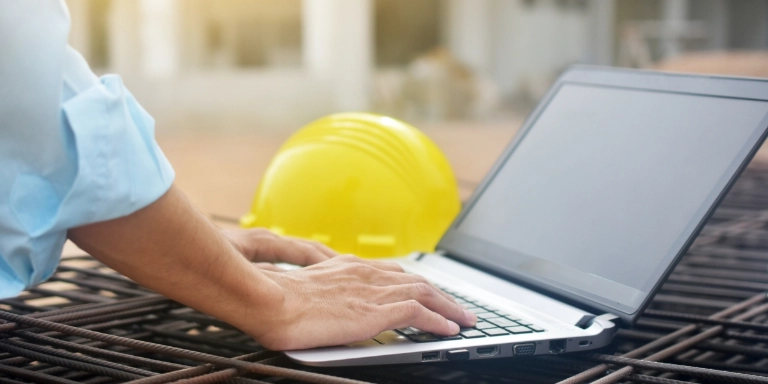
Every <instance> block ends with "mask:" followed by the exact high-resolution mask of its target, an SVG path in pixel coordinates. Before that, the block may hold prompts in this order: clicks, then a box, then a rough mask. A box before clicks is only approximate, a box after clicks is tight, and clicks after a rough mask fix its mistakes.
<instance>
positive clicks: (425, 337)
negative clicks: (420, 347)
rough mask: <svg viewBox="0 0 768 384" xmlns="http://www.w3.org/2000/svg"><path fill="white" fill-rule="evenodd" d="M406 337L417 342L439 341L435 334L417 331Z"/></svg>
mask: <svg viewBox="0 0 768 384" xmlns="http://www.w3.org/2000/svg"><path fill="white" fill-rule="evenodd" d="M408 339H410V340H411V341H415V342H417V343H426V342H429V341H439V340H440V339H438V338H437V336H435V335H433V334H431V333H419V334H418V335H408Z"/></svg>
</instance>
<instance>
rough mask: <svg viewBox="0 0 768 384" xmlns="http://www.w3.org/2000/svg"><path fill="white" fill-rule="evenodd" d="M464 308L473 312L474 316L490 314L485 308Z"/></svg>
mask: <svg viewBox="0 0 768 384" xmlns="http://www.w3.org/2000/svg"><path fill="white" fill-rule="evenodd" d="M464 308H466V309H468V310H469V311H470V312H472V313H474V314H478V313H485V312H488V310H486V309H485V308H481V307H475V306H474V305H473V306H471V307H470V306H464Z"/></svg>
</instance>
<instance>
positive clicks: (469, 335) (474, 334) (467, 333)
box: [461, 329, 530, 339]
mask: <svg viewBox="0 0 768 384" xmlns="http://www.w3.org/2000/svg"><path fill="white" fill-rule="evenodd" d="M529 332H530V331H529ZM461 336H462V337H465V338H467V339H475V338H478V337H485V333H483V332H482V331H478V330H477V329H472V330H469V331H464V332H461Z"/></svg>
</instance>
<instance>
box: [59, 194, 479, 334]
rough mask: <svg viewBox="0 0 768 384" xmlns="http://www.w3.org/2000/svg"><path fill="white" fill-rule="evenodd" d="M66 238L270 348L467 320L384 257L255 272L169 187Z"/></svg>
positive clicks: (442, 329)
mask: <svg viewBox="0 0 768 384" xmlns="http://www.w3.org/2000/svg"><path fill="white" fill-rule="evenodd" d="M68 236H69V237H70V239H72V241H74V242H75V243H76V244H77V245H78V246H80V247H81V248H82V249H84V250H85V251H87V252H89V253H91V254H92V255H93V256H94V257H96V258H97V259H99V260H100V261H102V262H104V263H105V264H107V265H108V266H110V267H111V268H113V269H115V270H116V271H118V272H120V273H122V274H124V275H126V276H128V277H130V278H131V279H133V280H135V281H136V282H138V283H139V284H142V285H144V286H146V287H148V288H150V289H152V290H155V291H156V292H158V293H161V294H163V295H166V296H168V297H170V298H172V299H174V300H177V301H179V302H181V303H183V304H185V305H188V306H190V307H192V308H195V309H197V310H200V311H202V312H205V313H208V314H211V315H213V316H216V317H218V318H220V319H222V320H224V321H226V322H228V323H230V324H232V325H233V326H235V327H237V328H239V329H241V330H242V331H244V332H246V333H248V334H249V335H251V336H252V337H254V338H255V339H256V340H258V341H259V342H261V343H262V344H263V345H264V346H266V347H267V348H271V349H301V348H310V347H316V346H323V345H334V344H343V343H348V342H352V341H358V340H364V339H367V338H370V337H373V336H375V335H376V334H378V333H379V332H381V331H384V330H387V329H393V328H399V327H405V326H415V327H417V328H420V329H423V330H425V331H429V332H434V333H437V334H443V335H447V334H455V333H457V332H458V330H459V327H458V325H457V323H459V324H461V325H467V326H468V325H471V324H473V323H474V322H475V321H476V318H475V317H474V315H473V314H471V313H470V312H468V311H465V310H464V309H463V308H461V307H460V306H459V305H458V304H456V303H455V302H453V301H452V300H451V299H449V298H448V297H447V296H446V295H445V294H443V293H442V292H440V291H438V290H437V289H436V288H434V287H432V286H431V285H430V284H429V283H426V282H425V281H424V279H423V278H421V277H419V276H414V275H408V274H405V273H402V270H401V269H400V267H399V266H397V265H396V264H393V263H385V262H380V261H371V260H363V259H358V258H355V257H350V256H341V257H334V258H331V259H329V260H327V261H324V262H321V263H319V264H315V265H313V266H311V267H307V268H304V269H302V270H297V271H292V272H271V271H265V270H262V269H259V268H257V267H256V266H254V265H253V264H251V263H250V262H249V261H248V260H247V259H246V258H244V257H242V256H241V254H240V253H239V252H238V250H237V249H236V248H235V247H234V246H233V245H232V243H230V241H229V240H228V239H227V237H225V236H224V234H222V232H221V231H220V230H219V229H218V228H216V227H215V226H214V225H213V224H211V223H210V222H209V221H208V220H207V219H206V218H205V217H203V216H202V215H201V214H200V213H199V212H197V211H196V210H195V209H194V208H193V207H192V206H191V205H190V203H189V202H188V201H187V200H186V198H185V197H184V196H183V194H182V193H181V192H180V191H179V190H177V189H176V188H175V187H171V189H170V190H169V191H168V192H167V193H166V194H165V195H163V196H162V197H161V198H160V199H158V200H157V201H156V202H154V203H152V204H150V205H149V206H147V207H145V208H143V209H141V210H139V211H137V212H135V213H133V214H131V215H128V216H125V217H122V218H118V219H114V220H109V221H105V222H99V223H95V224H89V225H86V226H82V227H78V228H73V229H71V230H69V233H68ZM278 248H279V247H278ZM276 249H277V248H276ZM277 252H278V253H280V251H279V250H278V251H277ZM446 318H447V319H449V320H447V319H446ZM320 331H322V332H320Z"/></svg>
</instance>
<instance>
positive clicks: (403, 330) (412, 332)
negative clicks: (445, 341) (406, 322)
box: [396, 327, 424, 336]
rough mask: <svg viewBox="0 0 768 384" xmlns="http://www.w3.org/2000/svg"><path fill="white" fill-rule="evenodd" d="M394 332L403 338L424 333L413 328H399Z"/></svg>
mask: <svg viewBox="0 0 768 384" xmlns="http://www.w3.org/2000/svg"><path fill="white" fill-rule="evenodd" d="M396 331H397V332H398V333H399V334H401V335H404V336H409V335H416V334H419V333H424V332H422V330H420V329H417V328H413V327H407V328H400V329H396Z"/></svg>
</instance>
